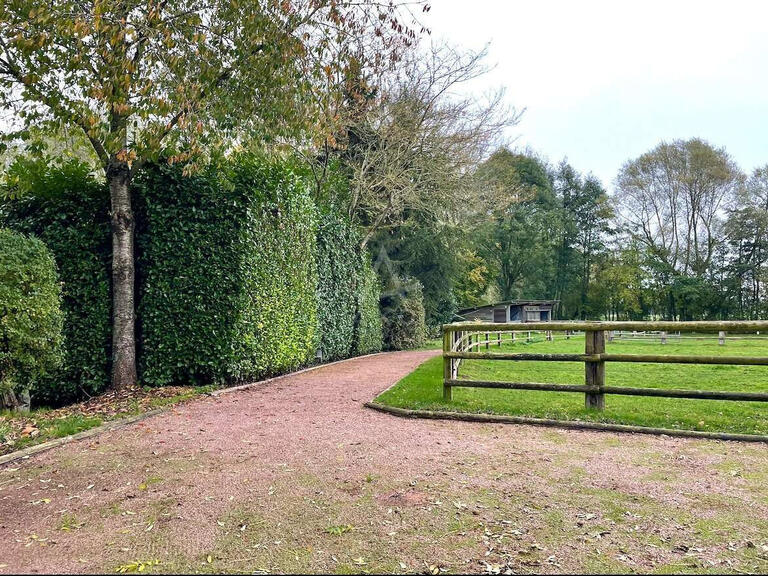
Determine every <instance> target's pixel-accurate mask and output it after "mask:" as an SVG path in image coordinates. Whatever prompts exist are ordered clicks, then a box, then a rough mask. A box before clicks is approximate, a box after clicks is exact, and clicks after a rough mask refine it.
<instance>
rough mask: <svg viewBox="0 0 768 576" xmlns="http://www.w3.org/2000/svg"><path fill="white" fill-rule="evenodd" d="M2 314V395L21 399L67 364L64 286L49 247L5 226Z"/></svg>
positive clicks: (1, 233)
mask: <svg viewBox="0 0 768 576" xmlns="http://www.w3.org/2000/svg"><path fill="white" fill-rule="evenodd" d="M0 314H1V316H0V393H1V394H0V396H6V394H7V393H8V392H10V393H12V395H14V396H15V393H16V392H25V391H27V390H30V389H33V387H34V385H35V383H36V381H37V380H38V379H39V378H40V377H43V376H45V375H46V374H48V373H50V371H52V370H55V369H56V368H57V367H58V366H59V364H60V363H61V326H62V314H61V286H60V284H59V278H58V274H57V273H56V262H55V261H54V259H53V254H52V253H51V252H50V250H48V248H46V246H45V244H43V243H42V242H41V241H40V240H38V239H37V238H32V237H27V236H24V235H22V234H19V233H17V232H13V231H11V230H8V229H5V228H0ZM9 396H10V395H9ZM0 405H2V403H0Z"/></svg>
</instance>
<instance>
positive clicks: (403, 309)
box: [382, 278, 426, 350]
mask: <svg viewBox="0 0 768 576" xmlns="http://www.w3.org/2000/svg"><path fill="white" fill-rule="evenodd" d="M382 316H383V318H382V324H383V331H384V346H385V347H386V348H387V349H388V350H407V349H410V348H418V347H419V346H421V345H423V344H424V340H425V337H426V326H425V320H424V316H425V315H424V295H423V293H422V287H421V284H420V283H419V282H418V281H417V280H415V279H412V278H402V279H400V282H399V283H398V285H397V287H396V288H395V289H393V290H391V291H390V292H389V294H388V295H386V296H385V297H384V298H383V299H382Z"/></svg>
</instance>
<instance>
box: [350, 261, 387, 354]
mask: <svg viewBox="0 0 768 576" xmlns="http://www.w3.org/2000/svg"><path fill="white" fill-rule="evenodd" d="M359 278H360V280H359V284H358V290H357V315H356V323H355V337H354V351H355V353H357V354H370V353H372V352H380V351H381V348H382V338H383V334H382V325H381V310H380V308H379V299H380V298H381V284H380V281H379V275H378V274H376V271H375V270H374V269H373V268H372V267H371V263H370V260H369V259H368V258H367V255H366V256H365V257H364V258H363V259H362V262H361V264H360V271H359Z"/></svg>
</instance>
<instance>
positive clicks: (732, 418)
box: [376, 334, 768, 434]
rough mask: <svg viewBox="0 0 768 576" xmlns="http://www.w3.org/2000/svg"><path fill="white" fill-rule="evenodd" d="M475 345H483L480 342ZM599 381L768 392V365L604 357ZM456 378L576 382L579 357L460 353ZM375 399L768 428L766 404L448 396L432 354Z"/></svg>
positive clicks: (526, 346) (699, 344) (574, 349)
mask: <svg viewBox="0 0 768 576" xmlns="http://www.w3.org/2000/svg"><path fill="white" fill-rule="evenodd" d="M480 350H481V351H485V346H482V347H481V349H480ZM490 351H492V352H494V351H506V352H530V353H583V352H584V337H583V336H573V337H571V339H569V340H566V339H564V337H563V336H562V334H556V335H555V340H554V341H551V342H548V341H545V340H543V338H542V337H541V336H539V337H538V340H534V341H532V342H529V343H526V342H525V341H524V339H520V340H518V341H517V342H515V343H514V344H513V343H505V344H503V345H502V347H501V348H499V347H496V346H491V348H490ZM606 352H607V353H616V354H620V353H621V354H644V353H650V354H669V355H673V354H675V355H677V354H685V355H702V356H705V355H706V356H715V355H723V356H725V355H728V356H765V355H768V340H762V339H745V340H735V339H734V340H726V343H725V345H722V346H721V345H719V344H718V341H717V337H716V336H714V337H713V338H712V339H711V340H709V339H707V340H697V339H686V338H685V337H684V338H682V339H672V338H670V340H669V341H668V343H667V344H664V345H662V344H661V343H660V342H658V341H644V340H614V341H612V342H606ZM605 370H606V382H605V383H606V385H608V386H633V387H648V388H685V389H692V390H723V391H726V390H727V391H742V392H766V391H768V366H728V365H707V366H700V365H692V364H634V363H618V362H607V363H606V368H605ZM459 378H460V379H466V380H489V381H509V382H549V383H558V384H584V364H583V363H581V362H538V361H536V362H531V361H500V360H463V361H462V363H461V365H460V368H459ZM376 401H377V402H379V403H381V404H385V405H389V406H395V407H399V408H408V409H412V410H443V411H445V410H451V411H456V412H473V413H487V414H505V415H513V416H529V417H535V418H550V419H558V420H588V421H596V422H608V423H614V424H631V425H635V426H648V427H660V428H674V429H688V430H701V431H708V432H733V433H742V434H768V403H765V402H740V401H725V400H691V399H683V398H646V397H637V396H618V395H611V394H607V395H606V398H605V411H604V412H596V411H591V410H587V409H586V408H585V407H584V394H578V393H572V392H539V391H528V390H494V389H482V388H459V387H455V388H454V389H453V400H451V401H444V400H443V397H442V359H441V358H440V357H437V358H432V359H430V360H428V361H427V362H425V363H424V364H422V365H421V366H419V367H418V368H417V369H416V370H414V371H413V372H412V373H411V374H409V375H408V376H406V377H405V378H403V379H402V380H401V381H400V382H398V383H397V384H396V385H395V386H394V387H392V388H391V389H389V390H387V391H386V392H384V393H383V394H381V395H380V396H379V397H378V398H377V399H376Z"/></svg>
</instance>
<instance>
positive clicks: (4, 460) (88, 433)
mask: <svg viewBox="0 0 768 576" xmlns="http://www.w3.org/2000/svg"><path fill="white" fill-rule="evenodd" d="M380 354H387V352H373V353H371V354H363V355H362V356H352V357H351V358H342V359H341V360H334V361H333V362H327V363H325V364H315V365H313V366H307V367H306V368H302V369H301V370H296V371H295V372H286V373H285V374H280V375H279V376H272V377H271V378H266V379H264V380H255V381H253V382H248V383H246V384H240V385H238V386H230V387H227V388H219V389H217V390H214V391H212V392H208V393H207V394H201V395H200V396H196V397H194V398H190V399H189V400H188V402H191V401H194V400H198V399H200V398H201V397H202V396H213V397H218V396H222V395H223V394H228V393H230V392H239V391H241V390H248V389H250V388H256V387H259V386H266V385H267V384H270V383H272V382H275V381H277V380H281V379H283V378H288V377H290V376H298V375H300V374H304V373H305V372H311V371H313V370H318V369H320V368H325V367H326V366H333V365H334V364H341V363H342V362H349V361H351V360H360V359H362V358H369V357H371V356H379V355H380ZM175 406H178V404H171V405H169V406H163V407H161V408H155V409H153V410H149V411H148V412H144V413H142V414H136V415H135V416H128V417H127V418H121V419H119V420H111V421H109V422H106V423H105V424H101V425H99V426H96V427H94V428H90V429H88V430H83V431H82V432H77V433H75V434H71V435H69V436H63V437H61V438H54V439H53V440H49V441H48V442H43V443H42V444H35V445H34V446H29V447H28V448H22V449H21V450H16V451H15V452H9V453H8V454H3V455H2V456H0V466H3V465H5V464H9V463H10V462H15V461H16V460H22V459H27V458H29V457H30V456H32V455H34V454H39V453H40V452H46V451H47V450H51V449H52V448H56V447H58V446H63V445H64V444H69V443H70V442H77V441H78V440H84V439H86V438H91V437H92V436H97V435H99V434H101V433H103V432H109V431H111V430H115V429H116V428H123V427H125V426H129V425H131V424H135V423H136V422H140V421H141V420H144V419H145V418H150V417H152V416H156V415H158V414H162V413H163V412H165V411H167V410H170V409H172V408H174V407H175Z"/></svg>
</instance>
